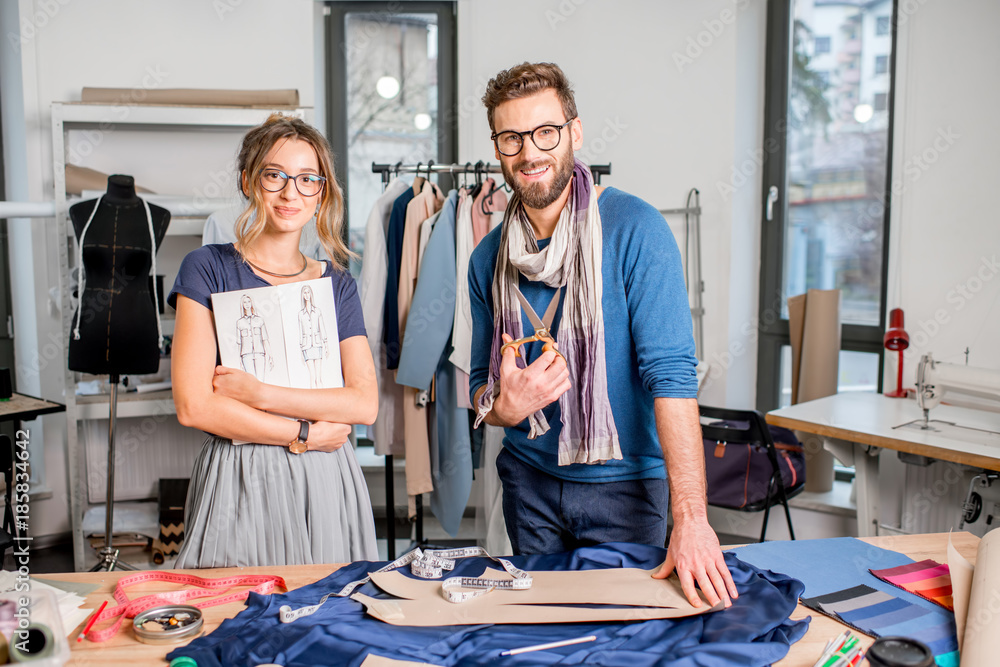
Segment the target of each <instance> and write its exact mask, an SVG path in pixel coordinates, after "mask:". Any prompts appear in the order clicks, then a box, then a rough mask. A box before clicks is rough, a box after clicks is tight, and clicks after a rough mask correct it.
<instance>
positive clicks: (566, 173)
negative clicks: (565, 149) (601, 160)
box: [500, 152, 573, 210]
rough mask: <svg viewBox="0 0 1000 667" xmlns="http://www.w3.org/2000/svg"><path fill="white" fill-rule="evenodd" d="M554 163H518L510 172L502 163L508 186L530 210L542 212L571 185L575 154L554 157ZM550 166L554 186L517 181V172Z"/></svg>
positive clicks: (542, 161) (541, 161)
mask: <svg viewBox="0 0 1000 667" xmlns="http://www.w3.org/2000/svg"><path fill="white" fill-rule="evenodd" d="M553 157H554V163H548V162H547V161H545V160H536V161H535V162H532V163H529V162H518V163H516V164H514V166H513V167H512V168H511V169H509V170H508V168H507V166H506V165H504V164H503V162H501V163H500V166H501V167H502V169H503V176H504V178H505V179H506V180H507V184H508V185H510V187H511V189H512V190H513V191H514V194H516V195H518V196H519V197H520V198H521V203H522V204H524V205H525V206H527V207H528V208H533V209H536V210H540V209H543V208H545V207H546V206H548V205H549V204H551V203H552V202H554V201H555V200H557V199H559V197H560V195H562V193H563V191H564V190H565V189H566V186H567V185H569V181H570V179H571V178H573V154H572V152H570V153H569V155H568V156H566V155H554V156H553ZM546 164H550V166H551V167H552V170H553V173H554V178H553V180H552V185H551V186H548V185H546V184H545V183H541V182H538V183H529V184H527V185H522V184H520V183H519V182H518V181H517V180H516V178H515V177H516V175H517V172H519V171H522V170H528V171H530V170H531V169H535V168H537V167H541V166H544V165H546Z"/></svg>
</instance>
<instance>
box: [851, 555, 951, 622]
mask: <svg viewBox="0 0 1000 667" xmlns="http://www.w3.org/2000/svg"><path fill="white" fill-rule="evenodd" d="M870 572H871V573H872V574H873V575H875V576H876V577H878V578H879V579H881V580H882V581H887V582H889V583H890V584H892V585H893V586H898V587H899V588H902V589H903V590H904V591H909V592H910V593H913V594H914V595H919V596H920V597H922V598H924V599H925V600H930V601H931V602H935V603H937V604H939V605H941V606H942V607H944V608H945V609H947V610H948V611H953V610H954V605H953V601H952V597H951V573H950V571H949V569H948V566H947V565H943V564H941V563H938V562H937V561H934V560H930V559H928V560H922V561H919V562H917V563H912V564H910V565H901V566H899V567H893V568H887V569H884V570H870Z"/></svg>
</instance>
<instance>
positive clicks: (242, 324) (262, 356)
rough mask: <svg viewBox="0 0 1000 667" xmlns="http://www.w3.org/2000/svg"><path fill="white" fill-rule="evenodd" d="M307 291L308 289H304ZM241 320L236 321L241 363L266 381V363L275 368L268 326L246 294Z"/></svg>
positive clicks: (248, 371) (258, 377)
mask: <svg viewBox="0 0 1000 667" xmlns="http://www.w3.org/2000/svg"><path fill="white" fill-rule="evenodd" d="M303 289H306V288H303ZM240 311H241V313H240V318H239V319H238V320H236V333H237V334H238V336H239V341H240V361H241V362H242V364H243V370H245V371H246V372H247V373H251V374H252V375H253V376H254V377H255V378H257V379H258V380H260V381H261V382H263V381H264V373H265V363H267V362H270V366H271V368H274V358H273V357H271V351H270V349H269V345H268V340H267V324H265V322H264V318H263V317H261V316H260V315H258V314H257V309H256V308H254V306H253V299H251V298H250V295H249V294H244V295H243V298H242V299H240Z"/></svg>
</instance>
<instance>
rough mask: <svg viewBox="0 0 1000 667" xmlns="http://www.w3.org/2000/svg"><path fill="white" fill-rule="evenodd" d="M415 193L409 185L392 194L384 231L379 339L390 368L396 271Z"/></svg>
mask: <svg viewBox="0 0 1000 667" xmlns="http://www.w3.org/2000/svg"><path fill="white" fill-rule="evenodd" d="M415 196H416V194H415V193H414V192H413V188H407V189H406V190H404V191H403V192H402V193H401V194H400V195H399V196H398V197H396V200H395V201H394V202H393V203H392V212H391V213H390V214H389V228H388V231H387V232H386V234H385V246H386V279H385V298H384V300H383V302H382V303H383V307H382V342H383V343H385V359H386V362H385V363H386V368H388V369H389V370H393V371H394V370H396V367H397V366H398V365H399V271H400V265H401V263H402V261H403V235H404V233H405V231H406V210H407V208H408V207H409V204H410V202H411V201H413V199H414V197H415Z"/></svg>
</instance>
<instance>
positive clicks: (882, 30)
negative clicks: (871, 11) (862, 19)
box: [875, 16, 890, 35]
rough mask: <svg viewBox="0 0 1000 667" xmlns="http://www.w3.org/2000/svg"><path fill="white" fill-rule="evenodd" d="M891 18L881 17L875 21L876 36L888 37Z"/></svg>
mask: <svg viewBox="0 0 1000 667" xmlns="http://www.w3.org/2000/svg"><path fill="white" fill-rule="evenodd" d="M889 26H890V23H889V17H888V16H879V17H878V18H876V19H875V34H876V35H888V34H889Z"/></svg>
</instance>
